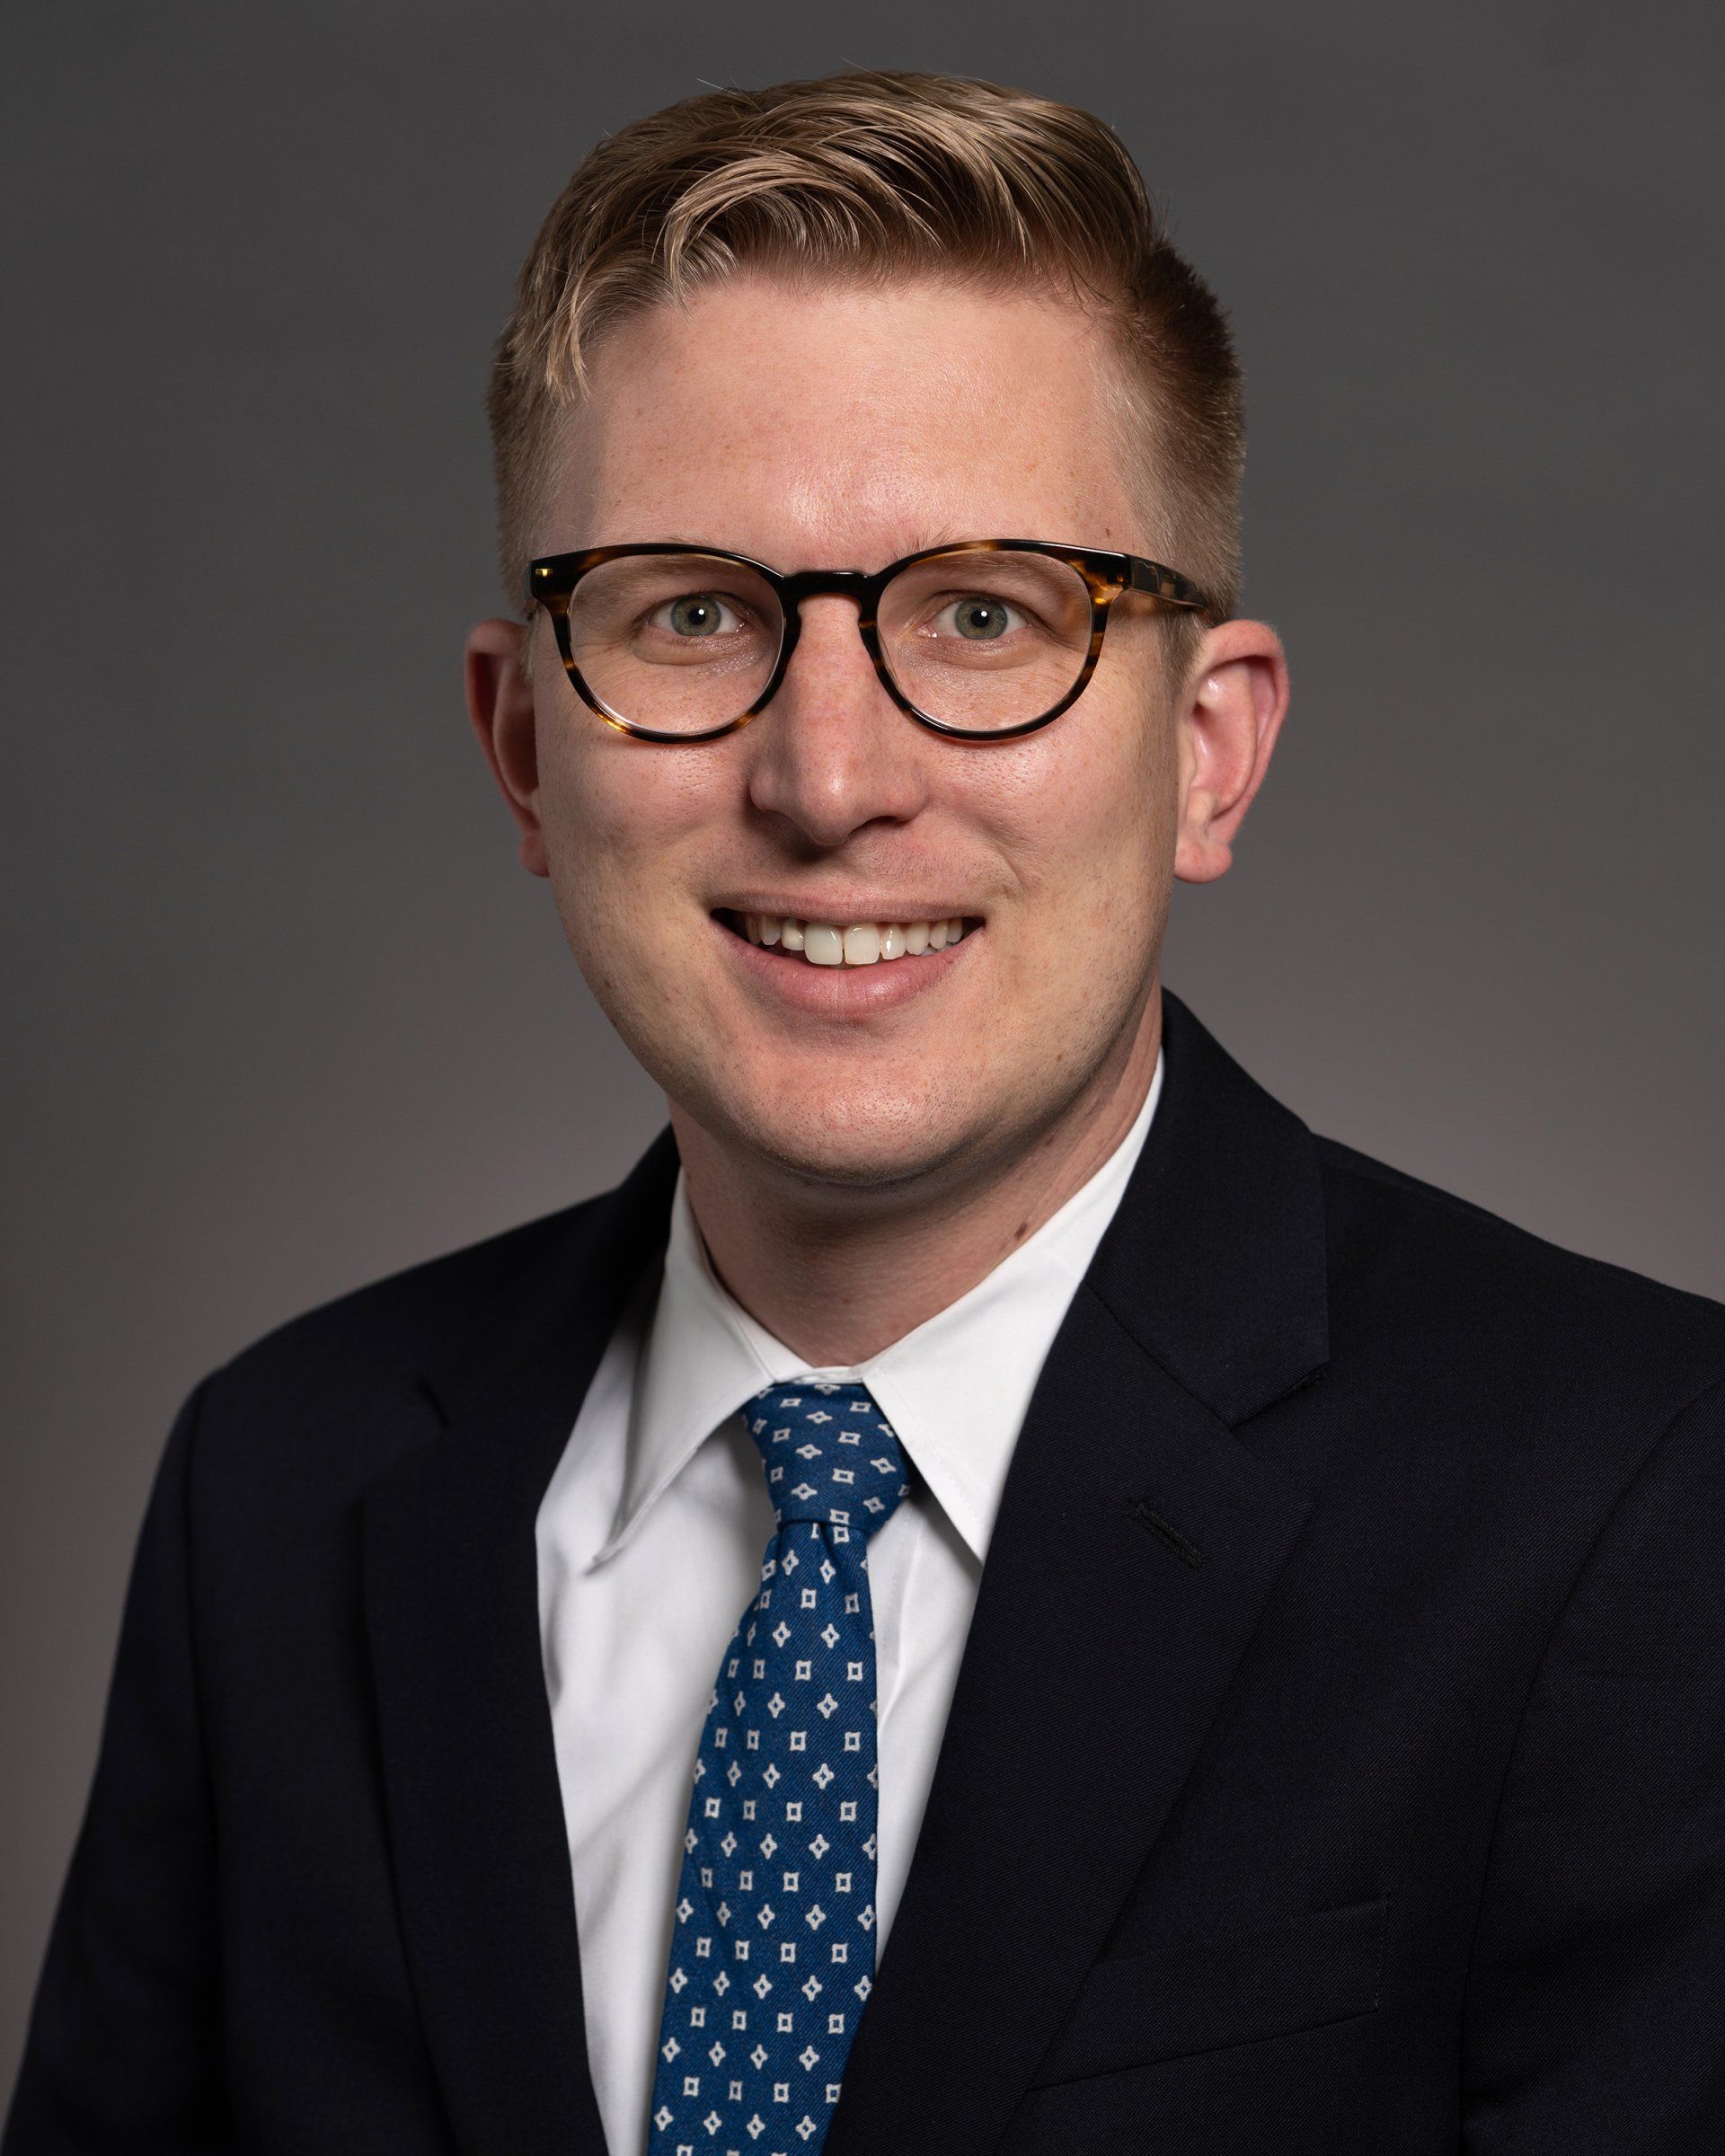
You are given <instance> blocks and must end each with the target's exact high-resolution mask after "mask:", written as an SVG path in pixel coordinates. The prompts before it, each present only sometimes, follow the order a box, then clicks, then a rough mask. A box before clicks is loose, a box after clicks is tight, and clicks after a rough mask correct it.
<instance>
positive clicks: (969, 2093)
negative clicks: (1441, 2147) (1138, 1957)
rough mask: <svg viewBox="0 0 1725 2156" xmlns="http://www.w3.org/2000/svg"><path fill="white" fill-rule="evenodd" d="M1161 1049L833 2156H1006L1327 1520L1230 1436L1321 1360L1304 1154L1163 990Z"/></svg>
mask: <svg viewBox="0 0 1725 2156" xmlns="http://www.w3.org/2000/svg"><path fill="white" fill-rule="evenodd" d="M1163 1051H1164V1055H1165V1056H1166V1069H1165V1073H1164V1079H1163V1097H1162V1100H1161V1101H1160V1102H1159V1104H1158V1107H1157V1112H1156V1116H1155V1118H1154V1122H1153V1124H1152V1127H1151V1134H1150V1137H1149V1139H1148V1141H1147V1143H1146V1148H1145V1152H1144V1153H1143V1155H1142V1156H1141V1158H1140V1160H1139V1162H1138V1165H1137V1169H1136V1170H1135V1171H1134V1174H1133V1178H1132V1181H1131V1183H1130V1185H1129V1186H1128V1191H1127V1195H1126V1197H1125V1198H1124V1199H1123V1201H1122V1203H1121V1206H1120V1208H1119V1213H1118V1214H1117V1215H1116V1216H1115V1219H1114V1221H1113V1223H1112V1224H1111V1226H1110V1230H1109V1233H1108V1235H1107V1236H1106V1237H1105V1239H1104V1241H1103V1242H1102V1244H1101V1248H1100V1249H1099V1250H1098V1252H1097V1255H1096V1259H1095V1261H1094V1263H1093V1264H1092V1268H1091V1271H1090V1273H1089V1275H1088V1276H1087V1277H1086V1280H1085V1283H1084V1286H1083V1287H1082V1288H1081V1289H1080V1290H1079V1293H1078V1294H1077V1296H1076V1297H1075V1300H1074V1303H1073V1305H1072V1308H1071V1310H1070V1311H1069V1312H1068V1314H1067V1317H1066V1322H1065V1324H1064V1325H1063V1327H1062V1329H1061V1330H1060V1333H1059V1334H1058V1336H1057V1339H1056V1341H1055V1345H1054V1347H1053V1349H1052V1351H1051V1353H1050V1355H1049V1357H1048V1364H1047V1365H1046V1366H1045V1368H1044V1371H1043V1374H1042V1378H1041V1381H1040V1383H1039V1385H1038V1387H1037V1391H1036V1394H1035V1396H1034V1399H1033V1400H1032V1402H1031V1410H1030V1414H1029V1416H1028V1418H1027V1419H1026V1422H1025V1426H1024V1428H1023V1430H1022V1433H1021V1435H1020V1437H1019V1441H1018V1445H1017V1446H1016V1448H1015V1450H1014V1453H1013V1462H1012V1466H1011V1469H1010V1471H1009V1472H1008V1476H1007V1480H1006V1484H1005V1489H1004V1494H1003V1498H1002V1501H1001V1506H1000V1511H999V1514H998V1515H997V1518H996V1521H995V1530H994V1535H993V1539H992V1541H991V1542H990V1545H989V1550H988V1556H987V1561H986V1564H985V1566H984V1568H983V1575H982V1583H981V1587H980V1591H979V1594H978V1596H977V1606H976V1611H975V1614H974V1617H973V1619H972V1622H971V1628H970V1631H969V1638H968V1639H967V1642H966V1647H965V1653H964V1657H963V1661H962V1664H961V1666H960V1673H959V1678H958V1683H957V1686H956V1689H955V1692H954V1695H953V1700H952V1704H951V1712H950V1714H949V1717H948V1720H947V1726H946V1732H945V1736H944V1738H943V1741H942V1748H941V1753H940V1756H939V1760H938V1762H937V1764H936V1769H935V1773H934V1779H933V1785H932V1787H931V1789H930V1792H929V1798H928V1803H927V1807H926V1810H925V1812H924V1820H923V1825H922V1830H921V1833H920V1835H919V1838H918V1841H917V1844H916V1851H915V1855H914V1858H913V1860H912V1864H911V1868H910V1872H909V1875H908V1878H907V1881H906V1886H905V1891H904V1895H903V1898H902V1900H901V1902H900V1904H899V1907H898V1913H897V1914H896V1917H895V1919H894V1922H893V1928H892V1931H891V1932H890V1934H889V1939H888V1941H887V1946H886V1948H885V1950H884V1952H883V1954H882V1957H881V1963H880V1970H879V1973H878V1976H877V1980H876V1984H875V1988H874V1991H873V1993H872V1995H871V1998H870V2001H869V2003H868V2008H867V2010H866V2011H865V2012H864V2014H863V2016H862V2020H861V2023H860V2024H859V2027H858V2030H857V2035H856V2038H855V2041H854V2045H853V2046H852V2050H851V2054H850V2058H849V2061H848V2063H847V2066H846V2071H845V2082H844V2091H843V2094H842V2096H841V2098H840V2100H839V2104H838V2107H837V2109H836V2113H835V2115H834V2118H833V2123H832V2127H831V2131H830V2133H829V2134H828V2137H827V2144H826V2145H827V2150H828V2152H829V2156H889V2152H898V2151H902V2150H904V2149H906V2148H910V2147H919V2148H920V2147H930V2148H933V2147H938V2148H939V2149H941V2150H942V2156H981V2152H984V2151H986V2150H988V2149H991V2148H992V2147H994V2145H995V2143H996V2142H997V2141H998V2140H999V2138H1000V2135H1001V2134H1002V2132H1003V2131H1004V2126H1005V2124H1006V2121H1007V2118H1008V2117H1009V2116H1010V2114H1011V2112H1012V2109H1013V2106H1014V2104H1015V2103H1016V2102H1017V2100H1018V2099H1019V2097H1020V2096H1021V2095H1022V2092H1023V2090H1024V2087H1025V2085H1026V2083H1027V2082H1028V2081H1030V2079H1031V2076H1032V2074H1033V2073H1034V2071H1035V2068H1036V2063H1037V2061H1038V2059H1039V2057H1040V2055H1041V2054H1042V2053H1043V2051H1044V2050H1045V2049H1046V2047H1047V2046H1048V2041H1049V2039H1050V2037H1052V2036H1053V2034H1054V2031H1055V2029H1056V2028H1057V2025H1058V2022H1059V2020H1060V2018H1061V2015H1062V2013H1063V2012H1064V2010H1065V2009H1066V2006H1067V2005H1068V2004H1069V2002H1070V2001H1071V1999H1072V1997H1073V1995H1074V1993H1075V1992H1076V1990H1077V1988H1078V1985H1079V1984H1080V1982H1081V1981H1082V1979H1083V1977H1084V1973H1085V1971H1086V1970H1087V1969H1088V1967H1089V1966H1090V1965H1091V1963H1092V1961H1093V1959H1094V1958H1095V1957H1096V1955H1097V1953H1098V1952H1099V1951H1100V1950H1101V1948H1102V1945H1103V1943H1104V1940H1105V1939H1106V1936H1107V1933H1108V1931H1109V1929H1110V1925H1111V1924H1112V1922H1113V1921H1114V1918H1115V1917H1116V1915H1117V1914H1118V1913H1119V1908H1120V1905H1121V1904H1122V1903H1123V1901H1124V1900H1125V1898H1126V1896H1127V1895H1128V1891H1129V1890H1130V1887H1131V1886H1132V1883H1133V1881H1134V1879H1135V1878H1136V1877H1137V1874H1138V1872H1139V1871H1140V1870H1141V1869H1142V1868H1143V1866H1144V1863H1145V1861H1146V1858H1147V1857H1148V1855H1149V1853H1150V1851H1151V1849H1152V1846H1153V1845H1154V1842H1155V1840H1156V1838H1157V1836H1158V1835H1159V1833H1161V1831H1162V1828H1163V1824H1164V1822H1165V1821H1166V1819H1167V1817H1168V1815H1169V1812H1170V1810H1171V1808H1172V1806H1173V1804H1174V1801H1175V1799H1176V1798H1177V1797H1178V1795H1179V1793H1180V1790H1181V1786H1182V1784H1183V1783H1184V1782H1185V1780H1186V1779H1187V1776H1188V1774H1189V1772H1190V1769H1191V1767H1192V1764H1193V1762H1194V1760H1195V1758H1196V1756H1197V1754H1198V1752H1199V1747H1200V1745H1202V1743H1203V1740H1204V1736H1205V1734H1206V1732H1207V1729H1208V1727H1209V1726H1210V1723H1211V1720H1212V1719H1213V1718H1214V1716H1215V1713H1216V1709H1217V1707H1218V1706H1219V1704H1220V1702H1221V1701H1222V1698H1223V1696H1224V1694H1225V1692H1226V1690H1227V1688H1228V1685H1229V1683H1230V1682H1231V1680H1232V1678H1233V1675H1234V1669H1235V1667H1236V1666H1237V1664H1238V1662H1239V1660H1240V1657H1241V1656H1242V1654H1243V1652H1244V1650H1245V1648H1246V1646H1247V1644H1248V1642H1249V1641H1250V1639H1251V1638H1252V1632H1253V1630H1254V1628H1255V1627H1256V1625H1257V1623H1258V1621H1259V1618H1260V1616H1261V1613H1262V1611H1263V1609H1264V1606H1265V1604H1266V1602H1267V1601H1268V1599H1269V1594H1270V1591H1271V1589H1272V1588H1273V1586H1274V1585H1275V1583H1276V1580H1277V1578H1278V1575H1279V1574H1280V1572H1281V1569H1282V1568H1283V1566H1284V1565H1285V1563H1286V1562H1287V1558H1288V1555H1289V1553H1290V1551H1292V1549H1293V1547H1294V1544H1295V1542H1296V1539H1297V1538H1298V1536H1299V1533H1300V1531H1301V1529H1302V1527H1303V1526H1304V1524H1305V1518H1306V1515H1307V1513H1308V1511H1309V1508H1310V1507H1309V1500H1308V1498H1307V1497H1306V1494H1305V1492H1304V1491H1303V1490H1302V1489H1299V1488H1298V1487H1296V1485H1295V1484H1293V1483H1292V1482H1291V1481H1290V1480H1288V1478H1287V1475H1286V1474H1285V1472H1284V1471H1282V1470H1281V1469H1280V1468H1279V1467H1278V1465H1277V1464H1276V1463H1275V1462H1274V1460H1273V1458H1271V1457H1269V1456H1267V1455H1266V1454H1263V1453H1260V1452H1256V1451H1254V1450H1252V1448H1251V1447H1250V1446H1249V1445H1247V1444H1246V1443H1245V1442H1243V1439H1242V1438H1240V1437H1239V1436H1236V1435H1235V1434H1234V1427H1233V1426H1234V1425H1237V1424H1240V1423H1243V1422H1244V1421H1245V1420H1246V1419H1247V1418H1249V1417H1250V1416H1252V1414H1254V1413H1256V1412H1257V1411H1258V1409H1261V1408H1262V1407H1264V1406H1267V1405H1268V1404H1269V1402H1270V1401H1273V1400H1276V1399H1278V1398H1279V1397H1280V1396H1281V1395H1282V1394H1283V1393H1285V1392H1288V1391H1289V1390H1291V1389H1292V1388H1293V1387H1294V1386H1296V1385H1297V1384H1299V1383H1303V1382H1305V1380H1306V1379H1308V1378H1309V1377H1311V1376H1312V1375H1313V1374H1314V1373H1315V1372H1317V1371H1318V1370H1319V1369H1321V1368H1322V1366H1323V1362H1324V1360H1325V1357H1326V1355H1327V1340H1326V1335H1325V1317H1324V1311H1325V1303H1324V1259H1323V1212H1322V1197H1321V1190H1320V1185H1319V1180H1318V1170H1317V1163H1316V1159H1315V1155H1314V1149H1313V1144H1312V1139H1311V1135H1310V1134H1309V1133H1308V1132H1307V1131H1306V1129H1305V1126H1304V1125H1303V1124H1301V1123H1300V1122H1299V1121H1298V1119H1297V1118H1295V1117H1294V1116H1292V1115H1290V1114H1289V1113H1288V1111H1287V1109H1283V1108H1281V1107H1280V1106H1279V1104H1278V1103H1277V1102H1276V1101H1274V1100H1271V1099H1270V1097H1269V1095H1268V1094H1267V1093H1265V1092H1264V1091H1262V1090H1261V1088H1260V1087H1258V1086H1257V1085H1256V1084H1255V1083H1254V1082H1252V1080H1251V1079H1250V1078H1249V1077H1247V1076H1246V1074H1245V1073H1244V1072H1243V1071H1242V1070H1241V1069H1240V1067H1239V1066H1238V1065H1236V1064H1234V1062H1233V1060H1232V1059H1231V1058H1230V1057H1228V1056H1226V1055H1225V1052H1224V1051H1223V1049H1222V1048H1221V1047H1219V1046H1218V1045H1217V1044H1216V1041H1215V1040H1213V1039H1212V1038H1211V1037H1210V1036H1209V1034H1208V1033H1207V1032H1206V1031H1205V1030H1204V1029H1203V1028H1202V1027H1201V1026H1200V1025H1199V1022H1198V1021H1197V1020H1196V1019H1195V1018H1193V1017H1192V1015H1191V1013H1190V1012H1189V1011H1187V1009H1186V1007H1185V1006H1184V1005H1183V1004H1181V1003H1180V1002H1179V1001H1178V999H1177V998H1175V997H1173V996H1172V995H1171V994H1164V996H1163Z"/></svg>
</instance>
